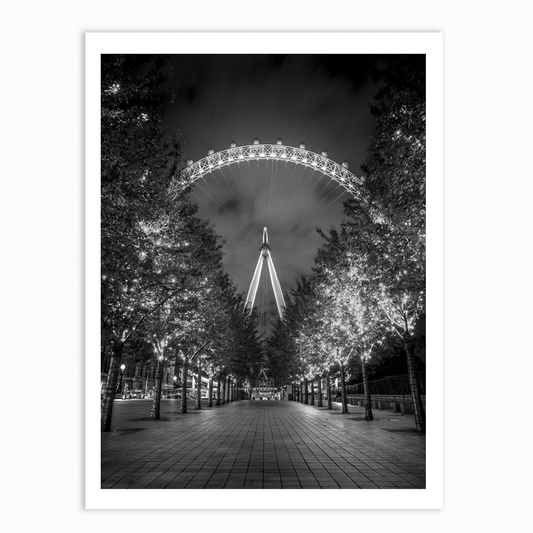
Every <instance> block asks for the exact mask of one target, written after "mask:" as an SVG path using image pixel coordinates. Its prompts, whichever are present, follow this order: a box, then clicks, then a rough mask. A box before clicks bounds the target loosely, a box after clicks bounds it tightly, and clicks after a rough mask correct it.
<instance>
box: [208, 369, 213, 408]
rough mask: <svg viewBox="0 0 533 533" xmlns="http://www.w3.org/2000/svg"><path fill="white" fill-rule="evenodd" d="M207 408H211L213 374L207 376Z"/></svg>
mask: <svg viewBox="0 0 533 533" xmlns="http://www.w3.org/2000/svg"><path fill="white" fill-rule="evenodd" d="M207 407H213V374H212V373H211V374H210V376H209V398H208V400H207Z"/></svg>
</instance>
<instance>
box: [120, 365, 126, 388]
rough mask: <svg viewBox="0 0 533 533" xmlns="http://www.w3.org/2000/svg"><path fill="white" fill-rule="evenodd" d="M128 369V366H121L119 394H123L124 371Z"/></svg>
mask: <svg viewBox="0 0 533 533" xmlns="http://www.w3.org/2000/svg"><path fill="white" fill-rule="evenodd" d="M125 369H126V365H124V364H122V365H120V383H119V384H118V392H119V393H121V394H122V376H123V375H124V370H125Z"/></svg>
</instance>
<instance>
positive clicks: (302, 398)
mask: <svg viewBox="0 0 533 533" xmlns="http://www.w3.org/2000/svg"><path fill="white" fill-rule="evenodd" d="M300 403H304V382H303V381H300Z"/></svg>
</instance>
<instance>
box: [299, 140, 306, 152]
mask: <svg viewBox="0 0 533 533" xmlns="http://www.w3.org/2000/svg"><path fill="white" fill-rule="evenodd" d="M300 148H301V149H302V150H305V143H304V142H303V141H302V142H301V143H300Z"/></svg>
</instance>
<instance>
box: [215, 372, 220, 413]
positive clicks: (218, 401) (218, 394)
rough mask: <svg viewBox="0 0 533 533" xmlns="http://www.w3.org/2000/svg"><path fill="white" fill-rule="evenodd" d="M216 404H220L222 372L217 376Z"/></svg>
mask: <svg viewBox="0 0 533 533" xmlns="http://www.w3.org/2000/svg"><path fill="white" fill-rule="evenodd" d="M215 405H220V374H219V375H218V377H217V401H216V402H215Z"/></svg>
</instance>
